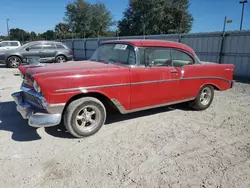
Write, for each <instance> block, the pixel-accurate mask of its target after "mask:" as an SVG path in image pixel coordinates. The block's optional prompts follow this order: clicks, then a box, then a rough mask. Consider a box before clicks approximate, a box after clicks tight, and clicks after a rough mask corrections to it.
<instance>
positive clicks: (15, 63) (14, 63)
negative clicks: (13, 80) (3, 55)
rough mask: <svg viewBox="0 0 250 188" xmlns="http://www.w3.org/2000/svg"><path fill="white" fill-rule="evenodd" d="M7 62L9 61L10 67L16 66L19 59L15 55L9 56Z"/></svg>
mask: <svg viewBox="0 0 250 188" xmlns="http://www.w3.org/2000/svg"><path fill="white" fill-rule="evenodd" d="M9 62H10V65H11V67H18V65H19V64H20V63H21V61H20V59H19V58H16V57H11V58H10V59H9Z"/></svg>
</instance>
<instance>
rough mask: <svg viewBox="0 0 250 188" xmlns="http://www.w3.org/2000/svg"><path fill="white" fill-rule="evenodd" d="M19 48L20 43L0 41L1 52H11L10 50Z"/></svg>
mask: <svg viewBox="0 0 250 188" xmlns="http://www.w3.org/2000/svg"><path fill="white" fill-rule="evenodd" d="M20 46H21V43H20V42H19V41H14V40H12V41H7V40H4V41H1V42H0V51H2V50H11V49H15V48H18V47H20Z"/></svg>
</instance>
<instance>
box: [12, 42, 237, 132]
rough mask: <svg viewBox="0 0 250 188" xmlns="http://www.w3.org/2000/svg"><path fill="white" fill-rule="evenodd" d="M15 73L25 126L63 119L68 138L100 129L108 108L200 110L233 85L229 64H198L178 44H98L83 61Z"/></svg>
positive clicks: (187, 49)
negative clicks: (18, 77)
mask: <svg viewBox="0 0 250 188" xmlns="http://www.w3.org/2000/svg"><path fill="white" fill-rule="evenodd" d="M19 70H20V71H21V74H22V77H23V84H22V87H21V89H22V91H21V92H17V93H13V94H12V97H13V98H14V100H15V102H16V104H17V110H18V111H19V112H20V113H21V115H22V117H23V118H24V119H29V125H30V126H32V127H48V126H55V125H58V124H59V123H60V122H61V120H62V122H63V123H64V125H65V127H66V128H67V130H68V131H69V132H70V133H71V134H72V135H73V136H75V137H84V136H90V135H92V134H94V133H96V132H97V131H98V130H99V129H100V128H101V127H102V125H103V124H104V123H105V120H106V110H107V109H110V108H114V109H116V110H118V111H119V112H120V113H122V114H126V113H131V112H135V111H140V110H146V109H150V108H155V107H160V106H165V105H170V104H176V103H182V102H189V103H190V105H191V107H192V108H193V109H195V110H205V109H207V108H208V107H209V106H210V105H211V103H212V101H213V98H214V90H219V91H223V90H227V89H230V88H232V87H233V71H234V65H232V64H216V63H209V62H206V63H205V62H201V61H200V60H199V58H198V57H197V56H196V53H195V52H194V51H193V50H192V49H191V48H190V47H188V46H186V45H184V44H181V43H176V42H170V41H160V40H121V41H109V42H105V43H102V44H101V45H100V46H99V48H98V49H97V50H96V51H95V53H94V54H93V57H92V58H91V59H90V60H88V61H82V62H81V61H79V62H71V63H64V64H62V65H56V64H54V65H45V64H43V65H38V66H20V67H19ZM204 115H205V114H204Z"/></svg>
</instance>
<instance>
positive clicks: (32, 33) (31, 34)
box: [29, 31, 37, 41]
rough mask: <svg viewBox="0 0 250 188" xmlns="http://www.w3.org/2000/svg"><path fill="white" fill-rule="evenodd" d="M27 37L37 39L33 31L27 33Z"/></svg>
mask: <svg viewBox="0 0 250 188" xmlns="http://www.w3.org/2000/svg"><path fill="white" fill-rule="evenodd" d="M29 39H30V40H32V41H33V40H36V39H37V34H36V33H35V32H34V31H31V32H30V34H29Z"/></svg>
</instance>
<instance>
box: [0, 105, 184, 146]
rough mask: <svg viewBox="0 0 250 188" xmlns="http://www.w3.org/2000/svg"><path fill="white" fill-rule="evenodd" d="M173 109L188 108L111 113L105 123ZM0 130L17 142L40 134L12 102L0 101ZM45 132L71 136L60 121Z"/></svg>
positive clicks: (182, 108) (173, 108)
mask: <svg viewBox="0 0 250 188" xmlns="http://www.w3.org/2000/svg"><path fill="white" fill-rule="evenodd" d="M175 109H181V110H189V108H187V105H186V104H178V105H173V106H169V107H161V108H156V109H151V110H146V111H140V112H135V113H131V114H126V115H121V114H119V113H117V114H111V115H109V116H108V117H107V120H106V123H105V125H110V126H111V124H112V123H117V122H121V121H125V120H129V119H135V118H140V117H144V116H149V115H153V114H158V113H163V112H167V111H172V110H175ZM0 131H8V132H11V133H12V136H11V138H12V139H13V140H15V141H18V142H28V141H35V140H39V139H41V136H40V135H39V134H38V133H37V129H36V128H33V127H30V126H28V122H27V120H24V119H22V117H21V115H20V114H19V113H18V112H17V111H16V104H15V103H14V102H2V103H0ZM45 132H46V133H47V134H49V135H51V136H54V137H58V138H70V139H72V138H73V137H72V136H71V135H70V134H69V133H68V132H67V130H66V129H65V127H64V126H63V125H62V123H61V124H60V125H58V126H55V127H49V128H45Z"/></svg>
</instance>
